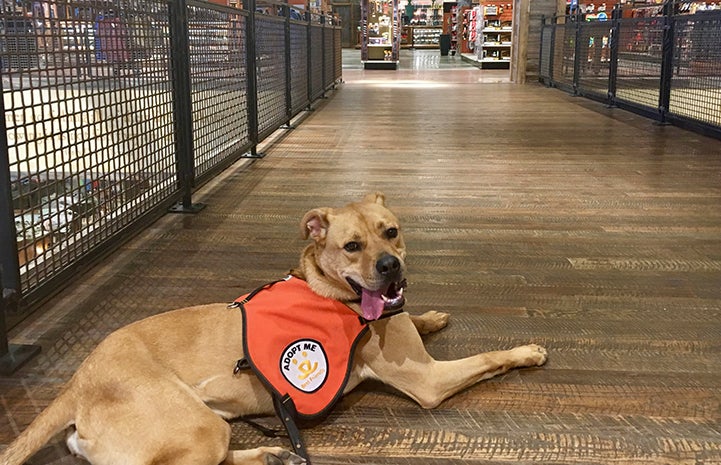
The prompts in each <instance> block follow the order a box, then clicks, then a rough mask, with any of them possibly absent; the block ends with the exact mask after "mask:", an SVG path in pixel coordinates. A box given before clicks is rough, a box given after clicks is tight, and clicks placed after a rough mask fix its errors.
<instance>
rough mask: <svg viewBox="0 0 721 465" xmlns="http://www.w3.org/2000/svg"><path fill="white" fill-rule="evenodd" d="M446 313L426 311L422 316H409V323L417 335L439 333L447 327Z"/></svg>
mask: <svg viewBox="0 0 721 465" xmlns="http://www.w3.org/2000/svg"><path fill="white" fill-rule="evenodd" d="M448 317H449V315H448V313H443V312H436V311H435V310H431V311H428V312H426V313H424V314H422V315H411V321H412V322H413V325H414V326H415V327H416V330H418V333H419V334H421V335H423V334H429V333H434V332H436V331H440V330H441V329H443V328H445V327H446V326H447V325H448Z"/></svg>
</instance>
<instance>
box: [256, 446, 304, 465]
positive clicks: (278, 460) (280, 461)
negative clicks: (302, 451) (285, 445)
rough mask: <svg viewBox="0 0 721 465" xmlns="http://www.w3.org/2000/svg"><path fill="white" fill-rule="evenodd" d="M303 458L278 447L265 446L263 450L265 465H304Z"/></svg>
mask: <svg viewBox="0 0 721 465" xmlns="http://www.w3.org/2000/svg"><path fill="white" fill-rule="evenodd" d="M304 464H305V459H304V458H303V457H300V456H299V455H295V454H294V453H292V452H291V451H289V450H285V449H281V448H278V447H272V448H267V449H266V451H265V465H304Z"/></svg>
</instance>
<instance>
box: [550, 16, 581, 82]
mask: <svg viewBox="0 0 721 465" xmlns="http://www.w3.org/2000/svg"><path fill="white" fill-rule="evenodd" d="M553 27H554V28H555V30H556V32H555V36H554V39H555V40H554V53H553V79H554V81H555V82H556V85H558V86H559V87H564V88H568V89H570V88H572V87H573V70H574V63H575V60H576V23H574V22H571V21H568V22H566V23H561V24H554V25H553Z"/></svg>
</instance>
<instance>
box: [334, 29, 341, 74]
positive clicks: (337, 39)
mask: <svg viewBox="0 0 721 465" xmlns="http://www.w3.org/2000/svg"><path fill="white" fill-rule="evenodd" d="M333 32H334V34H333V50H334V55H335V59H334V60H333V64H334V67H335V72H334V81H340V80H341V79H342V78H343V47H342V42H341V41H342V33H343V30H342V29H341V28H340V27H336V28H335V29H334V30H333Z"/></svg>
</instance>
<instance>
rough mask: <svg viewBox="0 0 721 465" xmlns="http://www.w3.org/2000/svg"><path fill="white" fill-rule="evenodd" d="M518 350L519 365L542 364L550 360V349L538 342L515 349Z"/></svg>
mask: <svg viewBox="0 0 721 465" xmlns="http://www.w3.org/2000/svg"><path fill="white" fill-rule="evenodd" d="M513 351H514V352H516V356H517V360H519V362H520V364H519V366H525V367H531V366H541V365H543V364H544V363H546V360H548V351H546V349H544V348H543V347H541V346H539V345H537V344H528V345H525V346H520V347H516V348H515V349H513Z"/></svg>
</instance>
